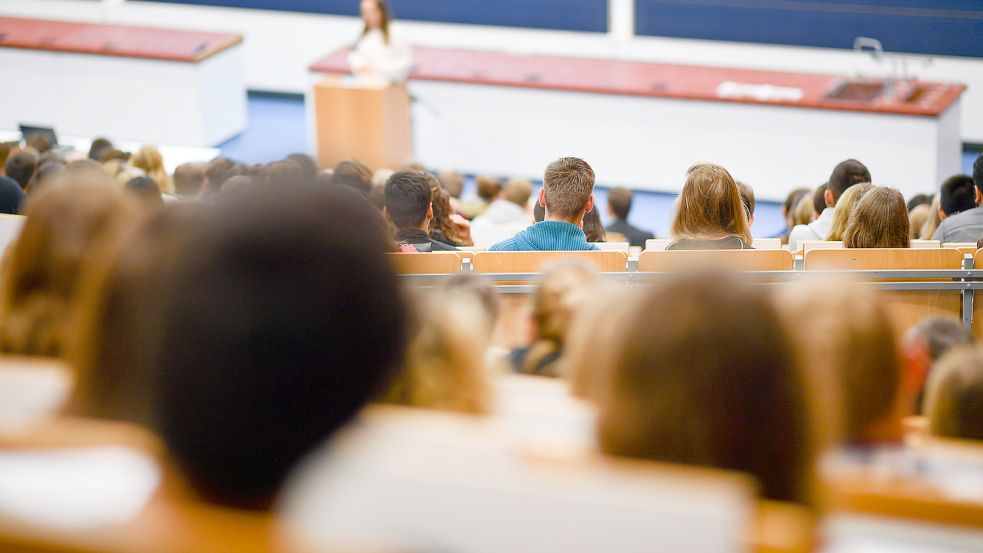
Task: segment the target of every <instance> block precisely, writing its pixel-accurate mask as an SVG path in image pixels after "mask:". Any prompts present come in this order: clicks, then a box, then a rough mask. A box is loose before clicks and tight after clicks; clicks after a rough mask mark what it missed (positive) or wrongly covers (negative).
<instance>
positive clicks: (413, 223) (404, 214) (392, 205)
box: [385, 171, 457, 252]
mask: <svg viewBox="0 0 983 553" xmlns="http://www.w3.org/2000/svg"><path fill="white" fill-rule="evenodd" d="M429 179H430V176H429V175H427V174H426V173H424V172H422V171H398V172H396V173H393V175H392V176H391V177H389V180H388V181H386V189H385V196H386V208H385V213H386V218H387V219H389V220H390V221H392V224H393V225H394V226H395V227H396V229H397V230H396V236H395V238H396V242H398V243H400V244H408V245H410V246H413V247H414V248H416V250H417V251H419V252H440V251H457V248H455V247H453V246H451V245H449V244H445V243H443V242H440V241H437V240H434V239H433V238H431V237H430V234H429V229H430V220H431V219H433V204H432V200H433V195H432V192H431V191H430V182H429Z"/></svg>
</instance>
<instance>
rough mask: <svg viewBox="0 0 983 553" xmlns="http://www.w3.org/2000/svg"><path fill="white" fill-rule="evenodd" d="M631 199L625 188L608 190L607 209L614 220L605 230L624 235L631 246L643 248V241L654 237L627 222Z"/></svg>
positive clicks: (628, 191)
mask: <svg viewBox="0 0 983 553" xmlns="http://www.w3.org/2000/svg"><path fill="white" fill-rule="evenodd" d="M631 201H632V193H631V190H628V189H627V188H612V189H611V191H610V192H608V211H609V212H610V214H611V216H612V217H614V222H613V223H611V224H610V225H608V227H607V231H608V232H611V233H617V234H620V235H622V236H624V237H625V239H627V241H628V243H629V244H630V245H631V246H636V247H639V248H644V247H645V241H646V240H650V239H652V238H655V235H654V234H652V233H651V232H649V231H647V230H642V229H640V228H637V227H634V226H632V225H631V224H629V223H628V212H629V211H631ZM612 241H613V242H616V240H612Z"/></svg>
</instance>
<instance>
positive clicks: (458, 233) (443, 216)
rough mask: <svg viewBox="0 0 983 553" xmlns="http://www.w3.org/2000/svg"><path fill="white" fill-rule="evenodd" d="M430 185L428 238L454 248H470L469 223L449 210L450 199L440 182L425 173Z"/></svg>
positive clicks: (471, 241)
mask: <svg viewBox="0 0 983 553" xmlns="http://www.w3.org/2000/svg"><path fill="white" fill-rule="evenodd" d="M426 175H427V177H428V179H427V180H428V182H429V185H430V193H431V196H432V200H431V204H432V205H433V219H432V220H431V221H430V237H431V238H433V239H434V240H436V241H438V242H443V243H444V244H449V245H451V246H454V247H460V246H472V245H474V241H473V240H472V239H471V222H470V221H468V220H467V219H465V218H464V217H462V216H460V215H458V214H457V213H455V212H454V211H453V209H452V208H451V197H450V196H449V195H448V194H447V192H446V191H445V190H444V189H443V188H441V187H440V181H438V180H437V178H436V177H434V176H433V175H431V174H430V173H426Z"/></svg>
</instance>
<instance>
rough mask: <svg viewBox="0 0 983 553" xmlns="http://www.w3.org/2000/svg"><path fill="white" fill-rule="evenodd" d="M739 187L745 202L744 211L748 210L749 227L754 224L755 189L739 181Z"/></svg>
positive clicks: (742, 200) (742, 199)
mask: <svg viewBox="0 0 983 553" xmlns="http://www.w3.org/2000/svg"><path fill="white" fill-rule="evenodd" d="M737 188H738V190H740V191H741V203H743V204H744V211H745V212H747V221H748V227H749V228H750V227H752V226H754V207H755V206H754V203H755V201H754V189H752V188H751V187H750V186H748V185H746V184H744V183H743V182H740V181H737Z"/></svg>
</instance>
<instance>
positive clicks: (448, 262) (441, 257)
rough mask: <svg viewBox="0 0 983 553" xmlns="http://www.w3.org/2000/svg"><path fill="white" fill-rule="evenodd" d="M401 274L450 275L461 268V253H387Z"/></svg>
mask: <svg viewBox="0 0 983 553" xmlns="http://www.w3.org/2000/svg"><path fill="white" fill-rule="evenodd" d="M386 256H387V257H388V258H389V260H390V261H391V262H392V264H393V267H395V269H396V272H397V273H399V274H401V275H448V274H452V273H456V272H458V271H460V270H461V255H460V254H457V253H454V252H431V253H390V254H386Z"/></svg>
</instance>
